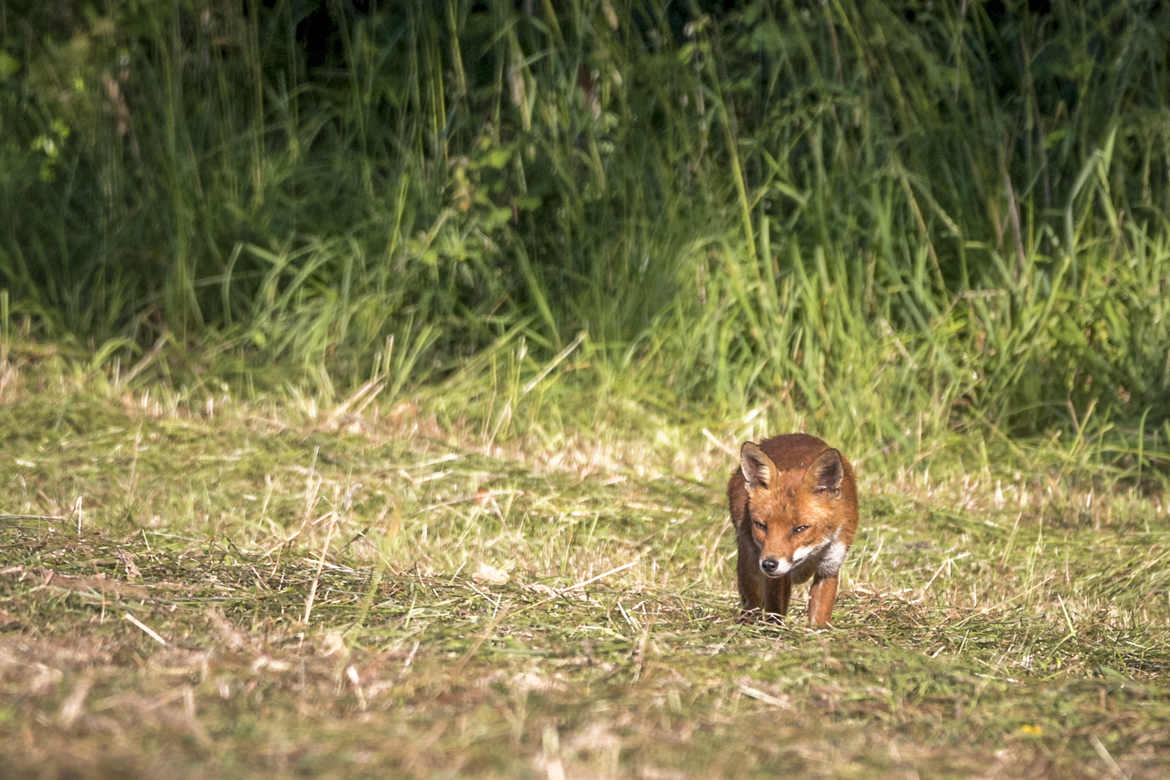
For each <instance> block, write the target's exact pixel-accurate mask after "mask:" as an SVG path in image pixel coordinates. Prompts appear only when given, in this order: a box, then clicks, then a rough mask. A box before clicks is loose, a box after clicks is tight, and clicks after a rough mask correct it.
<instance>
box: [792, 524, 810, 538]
mask: <svg viewBox="0 0 1170 780" xmlns="http://www.w3.org/2000/svg"><path fill="white" fill-rule="evenodd" d="M807 530H808V526H807V525H798V526H796V528H793V529H792V535H793V536H796V535H797V534H802V533H804V532H805V531H807Z"/></svg>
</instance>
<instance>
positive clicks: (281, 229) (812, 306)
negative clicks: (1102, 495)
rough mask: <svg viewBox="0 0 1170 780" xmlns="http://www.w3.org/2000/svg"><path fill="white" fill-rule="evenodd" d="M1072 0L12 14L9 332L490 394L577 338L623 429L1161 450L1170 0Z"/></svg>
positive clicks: (275, 373) (1166, 407) (5, 250)
mask: <svg viewBox="0 0 1170 780" xmlns="http://www.w3.org/2000/svg"><path fill="white" fill-rule="evenodd" d="M1032 5H1036V7H1035V8H1030V7H1029V4H1026V3H1020V2H1014V3H963V4H951V3H921V2H904V3H852V2H844V3H832V4H815V3H812V4H804V3H793V2H788V3H769V2H741V3H723V4H717V3H706V4H704V3H697V4H686V3H678V4H664V6H662V7H660V6H659V4H656V3H645V2H636V1H634V0H629V1H628V2H622V1H621V0H605V1H604V2H599V3H587V4H570V5H566V6H562V5H559V4H544V3H537V4H532V3H517V4H513V3H508V2H468V1H465V0H450V1H449V2H444V3H439V4H435V3H431V2H422V0H419V1H418V2H406V3H391V4H386V7H376V6H375V5H374V4H366V3H360V4H358V3H337V4H328V6H327V8H328V10H327V11H326V10H325V9H323V8H317V7H316V6H315V5H314V4H311V3H306V2H297V1H295V0H272V2H267V3H264V4H257V3H227V2H222V3H214V2H200V1H197V0H185V1H184V2H180V3H170V2H149V1H147V0H143V1H142V2H136V3H130V4H115V5H109V6H99V7H97V10H94V8H93V7H90V6H77V5H75V4H72V3H64V2H56V3H43V4H28V5H27V6H26V7H25V8H24V9H23V11H22V10H21V9H20V7H19V6H17V7H15V8H11V7H10V8H9V10H7V11H6V12H5V13H4V14H3V15H0V25H3V30H2V32H3V39H4V42H5V43H4V54H3V67H2V68H0V71H2V72H0V76H2V78H3V82H2V85H3V90H2V92H0V101H2V102H3V106H2V107H3V114H2V116H3V119H2V120H0V121H2V122H3V127H2V131H3V132H2V135H3V141H2V142H0V198H2V203H3V213H2V214H0V219H2V225H0V291H2V294H3V295H4V302H5V303H4V305H5V307H6V310H5V312H4V315H5V316H4V320H5V322H6V323H8V325H6V327H11V328H16V329H17V330H19V331H20V332H21V333H24V334H25V335H27V336H31V337H33V338H35V339H48V340H52V341H55V342H59V343H71V344H74V345H76V349H77V350H79V351H80V353H81V354H84V355H87V356H91V357H92V359H93V360H94V361H96V364H98V365H101V364H107V363H112V362H114V361H116V362H117V363H118V364H119V365H121V366H128V365H133V364H136V363H138V362H139V361H140V360H141V357H142V355H143V354H145V355H148V356H149V358H150V360H149V365H147V366H143V368H145V369H147V370H145V371H142V372H140V373H138V374H137V375H136V376H138V377H139V378H140V379H143V380H147V379H150V378H151V377H157V376H160V375H169V376H172V377H176V376H177V377H179V378H180V379H182V380H183V381H191V380H192V379H194V380H195V381H199V380H200V378H202V379H206V378H208V377H214V378H216V379H226V380H228V381H229V383H230V384H232V385H233V386H240V383H241V382H243V383H245V384H246V385H248V386H252V387H256V386H261V387H264V386H272V385H273V382H286V381H292V382H293V383H294V384H296V385H300V386H305V384H306V383H308V387H309V389H311V390H312V391H314V392H323V393H325V394H326V395H329V394H331V393H333V392H345V391H346V390H347V389H349V388H353V387H356V386H358V385H359V384H360V383H362V382H363V381H366V380H368V379H371V378H377V379H380V380H383V381H384V382H385V383H386V384H387V385H388V386H389V390H390V391H391V392H390V393H388V394H387V395H386V396H384V397H386V398H389V397H390V396H392V395H395V394H397V393H399V392H400V391H401V390H402V389H403V388H419V387H422V386H433V385H434V383H435V382H440V381H446V382H448V383H449V384H448V386H449V387H450V386H452V385H451V384H450V383H457V384H458V385H459V388H460V395H461V401H460V407H461V409H463V410H464V413H467V414H471V415H472V416H473V417H474V416H476V415H479V416H481V417H486V416H489V415H490V413H491V409H489V408H487V407H488V406H491V404H493V403H498V402H495V401H492V400H490V399H498V398H499V397H501V396H502V395H504V396H506V395H508V394H509V390H508V387H509V385H507V382H508V381H509V379H510V380H511V382H512V385H515V386H520V384H524V386H527V383H528V381H529V380H531V379H534V378H535V377H537V376H539V375H540V374H542V373H545V371H546V369H548V368H549V367H550V361H556V366H555V370H554V371H551V372H548V373H547V375H546V381H545V382H543V384H542V383H538V384H540V385H541V393H542V394H543V393H545V391H547V390H548V389H549V386H550V385H551V384H558V385H559V386H560V388H561V389H563V390H565V391H566V392H568V394H569V395H568V397H569V398H572V399H573V400H572V401H571V402H569V401H565V402H564V403H561V404H559V405H558V406H559V407H560V412H559V413H561V414H570V415H576V416H577V417H576V419H577V420H578V422H585V423H588V422H590V421H591V420H592V419H593V418H594V416H595V415H596V414H597V413H598V409H600V408H603V407H605V406H606V405H607V404H610V405H612V402H613V401H614V399H622V400H623V401H624V400H629V399H636V400H637V401H638V402H639V403H642V402H644V403H649V404H650V405H651V406H655V407H660V408H665V409H670V408H678V406H677V405H678V404H679V403H682V404H683V407H684V408H690V409H695V408H700V409H703V410H706V411H708V412H713V413H715V414H718V413H721V412H722V413H730V412H736V411H739V410H742V409H745V408H748V407H750V406H752V405H756V404H759V403H761V402H766V403H767V404H768V407H769V409H770V412H769V414H770V416H772V417H773V419H779V420H785V421H787V420H790V419H792V418H793V417H794V416H795V415H801V414H805V415H811V419H812V421H813V422H814V423H815V427H817V428H818V429H819V430H822V431H825V432H826V433H828V434H830V435H833V436H835V437H837V438H839V439H842V440H844V441H845V442H846V443H847V444H860V443H863V442H864V443H865V444H866V446H871V445H872V444H873V443H874V442H879V443H880V444H881V447H882V448H883V449H884V451H886V452H890V451H893V452H906V451H911V450H907V449H906V447H907V446H908V445H909V446H910V447H911V448H913V447H917V446H919V444H920V442H921V441H922V440H923V438H926V439H930V438H932V437H938V436H945V435H946V434H947V433H948V432H952V431H967V430H973V429H975V430H980V431H986V430H995V431H999V432H1002V433H1006V434H1009V435H1021V434H1035V433H1040V432H1045V431H1048V432H1051V431H1053V430H1060V429H1066V430H1068V431H1069V432H1070V433H1075V434H1077V435H1084V434H1085V430H1082V426H1083V424H1084V423H1085V422H1086V421H1088V423H1089V426H1090V427H1089V429H1088V431H1089V432H1090V433H1092V434H1093V435H1092V436H1090V438H1091V439H1093V440H1094V441H1099V442H1100V445H1101V447H1103V448H1104V449H1103V450H1102V451H1101V452H1102V454H1103V455H1105V459H1106V460H1108V461H1110V462H1113V463H1117V464H1120V465H1123V466H1125V467H1126V468H1130V467H1140V463H1139V461H1140V460H1144V459H1145V458H1144V457H1143V458H1140V459H1135V458H1133V457H1125V456H1127V454H1136V453H1137V452H1138V451H1141V452H1143V453H1146V452H1155V453H1156V452H1161V453H1163V454H1165V453H1166V452H1167V450H1168V447H1170V445H1168V435H1170V427H1167V425H1168V424H1170V403H1167V402H1166V399H1167V397H1168V396H1170V357H1168V354H1170V351H1168V350H1167V349H1166V345H1167V344H1170V289H1168V285H1170V271H1168V269H1170V260H1168V257H1167V255H1168V252H1170V233H1168V231H1167V226H1168V223H1167V216H1166V215H1167V208H1168V207H1170V125H1168V124H1167V123H1166V122H1165V121H1164V119H1165V116H1166V111H1167V109H1168V107H1170V106H1168V101H1170V89H1168V88H1167V84H1166V78H1167V74H1168V73H1170V60H1168V56H1170V54H1168V52H1170V46H1168V45H1167V32H1166V30H1167V29H1170V9H1167V8H1166V7H1164V6H1162V5H1161V4H1150V3H1144V2H1119V3H1100V4H1088V5H1083V4H1079V3H1071V2H1070V3H1063V2H1058V3H1054V4H1051V5H1050V6H1049V5H1048V4H1040V5H1037V4H1032ZM707 6H710V7H707ZM160 342H162V348H161V349H159V350H154V351H151V347H152V346H154V345H156V344H159V343H160ZM570 346H571V347H573V349H571V350H570V349H568V348H569V347H570ZM570 357H571V359H569V358H570ZM521 377H522V378H523V380H524V382H523V383H521V382H520V381H519V378H521ZM574 388H576V389H577V390H580V389H585V390H588V391H590V392H589V394H587V395H586V394H582V393H580V392H575V391H574V390H573V389H574ZM511 395H518V394H517V393H512V394H511ZM516 400H517V402H520V401H522V400H523V399H516ZM566 408H569V409H573V410H574V411H573V412H572V413H570V412H566V411H564V410H565V409H566ZM577 410H583V411H577ZM512 411H513V412H517V411H519V409H513V410H512ZM529 411H530V412H531V413H526V414H514V415H512V417H511V418H510V419H511V422H509V423H508V425H509V426H512V425H521V426H523V425H524V424H525V422H524V421H525V420H528V419H531V418H533V417H535V416H537V414H539V413H543V412H547V409H545V407H543V406H542V407H539V408H537V409H532V410H529ZM908 431H911V432H913V437H908V436H907V432H908ZM909 438H913V439H914V441H913V442H910V441H908V439H909Z"/></svg>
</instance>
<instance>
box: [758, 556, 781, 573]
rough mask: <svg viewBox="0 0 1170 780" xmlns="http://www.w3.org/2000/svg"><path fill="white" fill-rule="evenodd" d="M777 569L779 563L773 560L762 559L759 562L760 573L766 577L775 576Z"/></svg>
mask: <svg viewBox="0 0 1170 780" xmlns="http://www.w3.org/2000/svg"><path fill="white" fill-rule="evenodd" d="M779 568H780V561H778V560H776V559H775V558H764V559H763V560H761V561H760V571H762V572H764V574H767V575H768V576H772V575H773V574H775V573H776V570H777V569H779Z"/></svg>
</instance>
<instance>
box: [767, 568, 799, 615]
mask: <svg viewBox="0 0 1170 780" xmlns="http://www.w3.org/2000/svg"><path fill="white" fill-rule="evenodd" d="M791 594H792V580H790V579H789V578H788V577H776V578H769V579H767V580H766V581H765V582H764V612H771V613H774V614H777V615H781V616H783V615H786V614H788V597H789V596H790V595H791Z"/></svg>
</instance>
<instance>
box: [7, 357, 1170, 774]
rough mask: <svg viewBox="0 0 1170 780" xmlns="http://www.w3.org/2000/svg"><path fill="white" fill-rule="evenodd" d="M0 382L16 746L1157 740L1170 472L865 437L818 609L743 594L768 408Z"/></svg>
mask: <svg viewBox="0 0 1170 780" xmlns="http://www.w3.org/2000/svg"><path fill="white" fill-rule="evenodd" d="M0 393H2V396H0V400H2V401H3V403H2V404H0V432H2V433H0V435H2V436H3V438H4V441H5V448H4V458H3V468H2V469H0V482H2V492H0V495H3V505H2V506H0V511H2V512H5V513H7V514H5V515H4V516H3V517H0V546H2V549H3V550H4V551H5V552H4V556H3V562H2V564H0V744H2V745H3V753H4V756H5V762H6V771H8V772H10V773H12V774H14V775H30V776H32V775H35V776H49V777H53V776H67V775H68V776H73V775H75V774H83V775H107V774H111V775H112V774H126V773H129V774H133V775H138V776H167V777H172V776H208V775H209V774H221V775H222V774H228V775H260V774H264V775H266V776H268V775H272V774H275V775H279V776H291V775H297V774H305V773H311V774H315V775H316V774H320V775H342V774H353V773H370V774H385V773H394V774H398V773H401V774H411V775H428V776H432V775H453V774H461V775H478V776H483V775H487V776H493V775H495V776H517V775H519V776H547V777H550V778H558V777H566V776H567V777H581V776H618V775H622V776H645V777H674V776H683V775H688V776H695V775H699V776H703V775H737V776H744V775H749V776H750V775H775V774H778V773H781V772H783V773H786V774H787V773H792V772H800V773H803V774H810V775H816V776H820V775H834V776H869V775H872V774H874V773H875V772H876V773H881V774H886V775H893V776H903V775H905V776H912V775H913V776H916V775H917V774H930V775H940V774H943V775H946V774H961V775H987V776H1004V775H1006V776H1024V775H1028V776H1035V775H1037V774H1056V775H1065V776H1090V777H1122V776H1139V777H1140V776H1146V777H1154V776H1159V775H1161V774H1163V773H1164V772H1165V771H1166V770H1167V769H1168V768H1170V691H1168V689H1167V686H1166V678H1167V674H1170V597H1168V592H1170V589H1168V588H1167V585H1168V581H1170V565H1168V564H1170V530H1168V529H1167V524H1166V517H1167V507H1166V504H1165V500H1166V499H1165V497H1164V495H1161V494H1153V495H1143V494H1142V493H1141V492H1139V491H1137V490H1135V489H1133V488H1130V487H1126V486H1125V484H1123V483H1119V482H1116V481H1110V480H1109V479H1107V478H1105V477H1100V478H1097V479H1094V478H1092V477H1091V475H1090V474H1088V473H1087V472H1085V471H1079V472H1075V473H1073V472H1068V471H1062V470H1061V466H1060V463H1061V460H1060V459H1059V458H1056V457H1050V458H1048V459H1045V458H1044V457H1043V456H1044V455H1045V454H1046V453H1047V454H1049V455H1051V453H1052V452H1053V445H1052V444H1051V443H1047V444H1044V443H1042V444H1039V445H1036V449H1035V450H1027V451H1025V450H1021V449H1019V448H1020V447H1022V446H1026V445H1023V444H1018V445H1017V450H1016V455H1014V456H1009V455H1006V454H1005V455H1003V456H1002V457H1000V456H998V455H997V454H996V453H995V452H994V450H993V451H992V453H991V457H988V458H986V459H985V461H984V465H983V466H980V467H978V468H971V467H968V468H964V467H963V465H962V464H961V463H960V462H959V460H958V459H956V458H951V459H948V458H947V457H945V456H942V455H940V456H938V457H936V458H930V457H927V458H924V459H922V460H920V461H919V462H917V463H914V464H911V463H906V464H902V465H898V464H892V463H889V462H886V461H883V460H882V459H881V458H880V453H866V452H862V453H850V454H851V455H853V456H854V459H855V460H857V461H859V469H858V471H859V479H860V483H861V488H862V496H863V498H862V526H861V529H860V531H859V535H858V539H857V542H856V544H855V545H854V548H853V550H852V552H851V555H850V558H849V559H848V561H847V563H846V567H845V572H844V581H843V585H842V593H841V597H840V599H839V601H838V604H837V608H836V610H835V612H834V621H833V622H834V627H833V628H832V629H830V630H825V631H813V630H810V629H808V628H806V627H805V626H804V624H803V608H804V598H805V596H804V592H803V589H801V591H800V592H799V593H798V595H797V597H796V598H795V612H796V613H795V614H794V615H790V616H789V619H788V621H787V622H786V623H785V624H783V625H744V624H740V623H738V622H736V620H735V616H736V609H735V607H736V596H735V593H734V575H733V565H734V546H733V542H732V538H731V534H730V527H729V524H728V521H727V518H726V509H725V507H724V497H723V488H724V484H725V479H726V476H727V474H728V473H729V471H730V469H731V466H732V458H731V456H730V455H728V454H727V453H726V452H725V451H724V448H729V447H733V446H735V444H736V442H737V440H738V439H740V438H743V437H746V436H750V435H755V434H759V433H762V432H763V431H762V429H761V423H760V422H758V421H757V422H754V423H753V422H751V421H749V422H743V421H724V422H723V423H718V422H716V421H708V422H709V423H710V424H709V425H708V432H707V433H704V432H703V430H702V429H701V428H696V429H689V428H682V427H678V426H674V427H671V426H663V427H659V428H658V430H657V434H656V435H649V434H648V433H646V432H644V431H638V430H635V431H632V432H631V435H628V436H626V437H625V438H619V437H617V436H616V435H615V433H614V430H617V428H608V429H605V432H603V433H600V434H597V435H596V436H585V435H580V436H569V435H566V434H555V435H554V434H548V433H545V434H540V435H538V434H530V435H528V436H527V437H525V438H523V439H521V438H513V439H511V440H508V441H506V442H499V441H496V442H489V441H488V438H487V437H485V436H484V435H483V434H482V432H481V431H474V430H470V429H469V428H468V427H460V426H458V425H451V424H444V425H440V424H438V423H436V421H435V418H434V416H433V415H432V414H431V413H430V412H429V410H428V408H427V406H426V404H425V403H422V402H420V403H421V406H418V405H414V404H412V403H410V402H401V403H398V404H397V405H393V406H389V407H384V406H382V405H380V404H378V403H377V402H376V401H375V402H374V403H371V404H369V405H368V406H366V407H365V408H363V409H361V410H360V411H355V408H356V405H353V406H350V407H344V406H339V407H337V408H334V409H320V408H317V407H315V406H314V405H313V404H312V403H309V402H306V401H304V400H303V399H302V400H297V399H296V398H295V397H294V398H291V399H286V400H281V401H271V402H269V403H262V402H249V403H241V402H237V401H234V400H232V399H230V398H226V397H223V396H221V397H218V398H217V397H213V396H206V397H197V398H195V397H186V396H184V395H183V394H182V393H180V392H177V391H167V390H165V389H163V390H160V389H159V388H157V387H155V388H152V389H150V390H149V391H147V390H143V389H139V390H136V391H130V390H126V389H124V388H121V387H119V386H117V385H115V384H114V383H111V382H110V381H108V380H107V379H106V378H104V376H103V375H94V374H93V373H87V372H86V371H80V370H77V371H72V372H71V371H69V370H64V369H62V368H61V367H60V364H55V363H53V361H51V360H50V361H45V362H44V363H43V364H38V362H37V361H32V360H27V359H23V358H15V357H14V358H12V359H11V360H8V361H6V362H5V365H4V366H3V372H2V379H0ZM760 419H762V418H760ZM708 433H709V435H708ZM1025 453H1026V454H1025Z"/></svg>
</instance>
